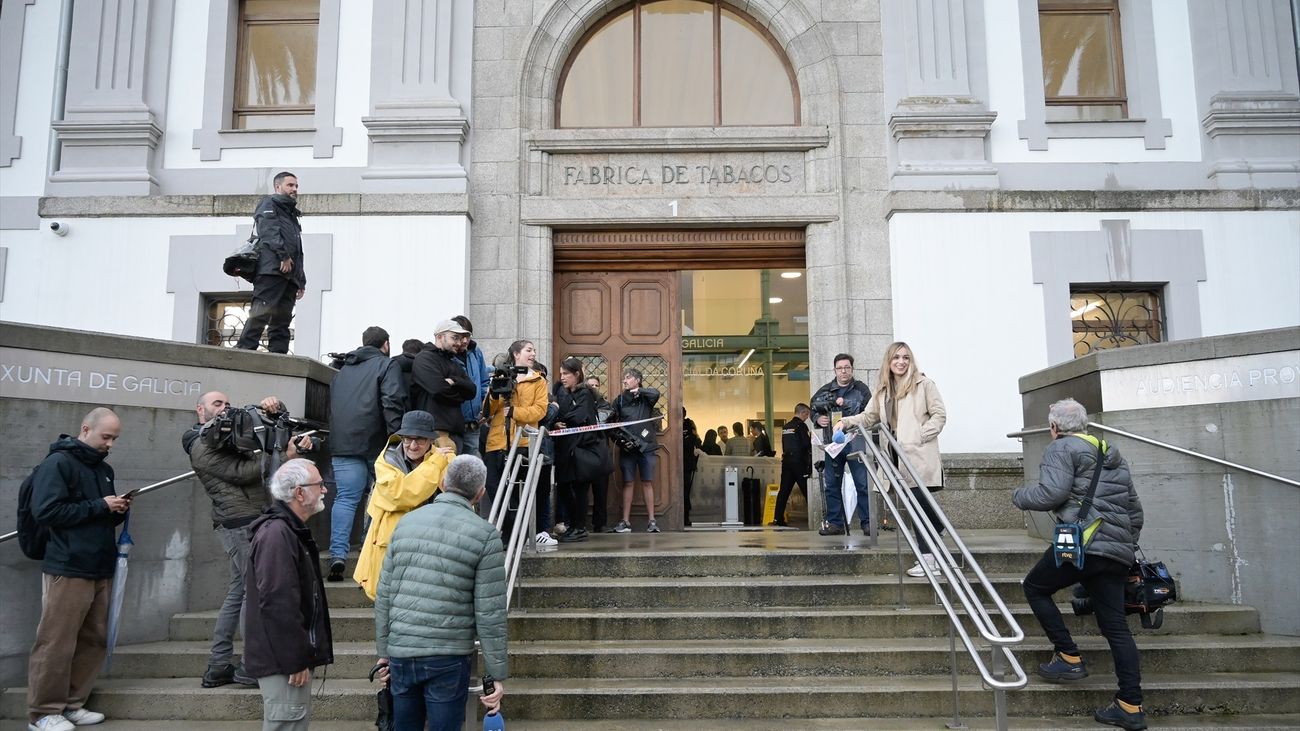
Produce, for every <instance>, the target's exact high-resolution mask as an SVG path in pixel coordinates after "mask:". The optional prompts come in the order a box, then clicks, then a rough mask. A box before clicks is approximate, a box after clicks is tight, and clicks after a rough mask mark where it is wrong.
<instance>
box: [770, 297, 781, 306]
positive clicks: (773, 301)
mask: <svg viewBox="0 0 1300 731" xmlns="http://www.w3.org/2000/svg"><path fill="white" fill-rule="evenodd" d="M782 302H785V300H783V299H781V298H780V297H768V298H767V303H768V304H769V305H779V304H781V303H782Z"/></svg>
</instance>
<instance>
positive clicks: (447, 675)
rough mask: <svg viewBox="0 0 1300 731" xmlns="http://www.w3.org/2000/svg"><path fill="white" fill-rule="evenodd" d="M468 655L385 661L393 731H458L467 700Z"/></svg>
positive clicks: (462, 723)
mask: <svg viewBox="0 0 1300 731" xmlns="http://www.w3.org/2000/svg"><path fill="white" fill-rule="evenodd" d="M469 659H470V656H469V655H432V656H430V657H408V658H398V657H393V658H389V659H388V673H389V676H388V679H389V681H388V682H389V688H391V689H392V691H393V728H394V729H395V731H425V722H426V720H427V722H428V731H461V727H462V726H464V725H465V701H466V699H467V698H468V697H469Z"/></svg>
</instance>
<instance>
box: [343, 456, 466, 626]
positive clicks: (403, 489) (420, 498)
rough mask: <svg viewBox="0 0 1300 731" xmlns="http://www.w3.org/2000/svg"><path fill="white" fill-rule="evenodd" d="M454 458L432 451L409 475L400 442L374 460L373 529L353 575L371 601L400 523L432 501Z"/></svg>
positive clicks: (370, 507)
mask: <svg viewBox="0 0 1300 731" xmlns="http://www.w3.org/2000/svg"><path fill="white" fill-rule="evenodd" d="M454 456H455V455H449V454H443V453H442V452H439V451H438V448H437V447H431V448H430V449H429V453H428V454H427V455H425V457H424V461H423V462H421V463H420V465H419V466H418V467H416V468H415V469H413V470H411V471H410V472H409V473H407V472H405V469H404V468H405V462H406V459H405V457H404V455H403V454H402V443H401V441H400V440H398V441H397V442H396V443H395V444H391V445H390V446H389V447H388V448H387V449H385V450H384V451H383V452H381V453H380V454H379V458H378V459H376V460H375V487H374V490H372V491H371V493H370V504H369V506H367V507H366V514H368V515H369V516H370V529H369V530H367V531H366V540H365V541H364V542H363V543H362V544H361V556H360V558H358V559H357V570H356V571H355V572H353V574H352V578H353V579H356V581H357V583H358V584H361V588H362V589H363V590H364V591H365V592H366V596H368V597H370V600H371V601H374V599H375V590H376V589H378V587H379V571H380V569H382V568H383V566H384V554H385V553H386V552H387V551H388V540H389V538H391V537H392V535H393V530H394V529H395V528H397V521H399V520H401V518H402V516H403V515H406V514H407V513H409V512H411V511H412V510H415V509H416V508H418V507H420V506H421V505H423V504H425V503H426V502H428V501H429V500H431V499H432V498H433V496H434V494H435V493H437V492H438V486H439V485H440V484H441V483H442V473H443V471H444V470H446V469H447V464H448V463H449V462H450V461H451V458H452V457H454ZM398 465H402V466H401V467H399V466H398Z"/></svg>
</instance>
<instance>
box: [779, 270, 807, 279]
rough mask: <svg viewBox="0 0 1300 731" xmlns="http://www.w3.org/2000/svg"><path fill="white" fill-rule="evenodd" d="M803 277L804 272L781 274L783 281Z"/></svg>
mask: <svg viewBox="0 0 1300 731" xmlns="http://www.w3.org/2000/svg"><path fill="white" fill-rule="evenodd" d="M802 276H803V272H781V278H782V279H798V278H799V277H802Z"/></svg>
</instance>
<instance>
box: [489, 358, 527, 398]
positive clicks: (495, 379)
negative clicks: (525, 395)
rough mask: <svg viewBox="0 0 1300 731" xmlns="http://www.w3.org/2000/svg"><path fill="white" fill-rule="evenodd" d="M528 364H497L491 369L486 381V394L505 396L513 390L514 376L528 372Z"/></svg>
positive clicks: (511, 393)
mask: <svg viewBox="0 0 1300 731" xmlns="http://www.w3.org/2000/svg"><path fill="white" fill-rule="evenodd" d="M528 370H529V369H528V366H521V365H517V366H497V367H496V368H493V369H492V374H491V375H490V376H489V381H488V394H489V395H491V396H494V397H496V398H507V397H509V396H511V395H513V394H514V392H515V377H516V376H522V375H523V374H525V373H527V372H528Z"/></svg>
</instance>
